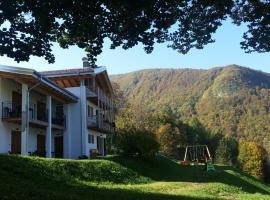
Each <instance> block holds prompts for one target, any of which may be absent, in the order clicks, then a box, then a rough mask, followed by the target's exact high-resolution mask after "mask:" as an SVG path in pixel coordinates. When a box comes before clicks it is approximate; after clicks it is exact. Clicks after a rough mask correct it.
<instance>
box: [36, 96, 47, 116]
mask: <svg viewBox="0 0 270 200" xmlns="http://www.w3.org/2000/svg"><path fill="white" fill-rule="evenodd" d="M37 119H38V120H41V121H47V120H46V104H45V103H43V102H40V101H38V102H37Z"/></svg>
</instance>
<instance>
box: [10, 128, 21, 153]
mask: <svg viewBox="0 0 270 200" xmlns="http://www.w3.org/2000/svg"><path fill="white" fill-rule="evenodd" d="M11 153H14V154H21V132H20V131H12V132H11Z"/></svg>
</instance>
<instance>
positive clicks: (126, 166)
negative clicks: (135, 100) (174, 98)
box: [0, 155, 270, 200]
mask: <svg viewBox="0 0 270 200" xmlns="http://www.w3.org/2000/svg"><path fill="white" fill-rule="evenodd" d="M7 199H41V200H42V199H95V200H99V199H102V200H106V199H117V200H119V199H127V200H128V199H136V200H137V199H144V200H147V199H153V200H165V199H168V200H177V199H188V200H192V199H245V200H248V199H256V200H257V199H270V188H269V187H268V186H266V185H264V184H262V183H260V182H258V181H256V180H254V179H252V178H250V177H248V176H246V175H244V174H243V173H241V172H239V171H237V170H235V169H233V168H230V167H218V172H215V173H206V172H205V171H203V169H202V167H200V166H197V167H187V166H180V165H178V164H177V163H175V162H173V161H171V160H168V159H166V158H164V157H158V158H157V159H156V160H153V161H142V160H139V159H135V158H134V159H131V158H125V159H123V158H121V157H109V158H107V160H86V161H70V160H54V159H51V160H50V159H42V158H30V157H20V156H7V155H0V200H7Z"/></svg>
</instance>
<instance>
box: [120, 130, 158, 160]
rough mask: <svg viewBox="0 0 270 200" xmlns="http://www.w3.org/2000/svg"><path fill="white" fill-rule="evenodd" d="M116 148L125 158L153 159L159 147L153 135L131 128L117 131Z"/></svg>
mask: <svg viewBox="0 0 270 200" xmlns="http://www.w3.org/2000/svg"><path fill="white" fill-rule="evenodd" d="M116 146H117V148H118V150H119V151H120V153H121V154H123V155H125V156H139V157H142V158H150V157H154V155H155V154H156V153H157V151H158V148H159V145H158V142H157V140H156V137H155V135H154V134H153V133H152V132H150V131H146V130H141V129H136V128H131V129H126V130H118V132H117V140H116Z"/></svg>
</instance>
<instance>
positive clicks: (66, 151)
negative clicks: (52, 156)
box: [64, 104, 71, 158]
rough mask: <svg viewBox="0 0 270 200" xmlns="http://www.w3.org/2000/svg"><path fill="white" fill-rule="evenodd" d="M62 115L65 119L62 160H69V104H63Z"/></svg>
mask: <svg viewBox="0 0 270 200" xmlns="http://www.w3.org/2000/svg"><path fill="white" fill-rule="evenodd" d="M64 115H65V118H66V121H65V124H66V127H65V130H64V158H71V123H70V122H71V120H70V116H71V111H70V106H69V104H64Z"/></svg>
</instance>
